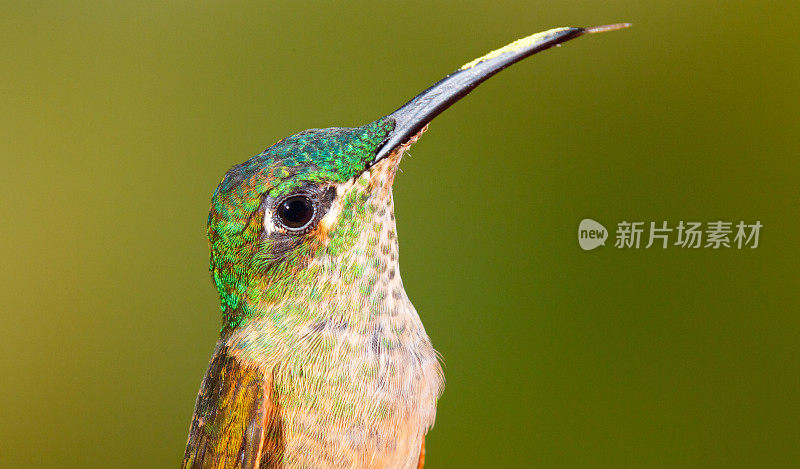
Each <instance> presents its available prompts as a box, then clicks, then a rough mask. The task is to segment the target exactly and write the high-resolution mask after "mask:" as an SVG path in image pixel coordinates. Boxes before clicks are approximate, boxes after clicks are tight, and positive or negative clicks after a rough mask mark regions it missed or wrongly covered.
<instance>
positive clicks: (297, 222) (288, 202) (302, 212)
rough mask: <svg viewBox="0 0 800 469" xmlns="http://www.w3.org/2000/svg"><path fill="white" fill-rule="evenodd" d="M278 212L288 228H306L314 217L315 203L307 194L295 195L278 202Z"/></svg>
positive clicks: (279, 217) (279, 218)
mask: <svg viewBox="0 0 800 469" xmlns="http://www.w3.org/2000/svg"><path fill="white" fill-rule="evenodd" d="M276 213H277V215H278V220H280V222H281V223H282V224H284V225H285V226H286V227H287V228H292V229H298V228H304V227H305V226H306V225H308V223H309V222H310V221H311V220H312V219H313V218H314V203H313V202H311V199H309V198H308V197H307V196H305V195H293V196H291V197H287V198H285V199H283V200H282V201H280V203H278V209H277V210H276Z"/></svg>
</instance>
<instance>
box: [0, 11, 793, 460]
mask: <svg viewBox="0 0 800 469" xmlns="http://www.w3.org/2000/svg"><path fill="white" fill-rule="evenodd" d="M798 17H800V6H799V5H798V3H797V2H796V1H790V0H784V1H774V2H760V3H756V2H744V1H731V2H725V3H720V2H711V1H698V2H674V1H651V2H641V1H602V2H601V1H573V2H542V1H532V2H531V1H528V2H522V1H510V2H497V1H471V2H465V3H455V2H431V1H419V2H385V3H384V2H350V3H347V4H333V3H330V4H323V3H318V2H294V3H285V4H279V3H275V4H269V3H266V2H263V3H259V2H247V3H234V2H204V3H202V4H198V3H196V2H178V1H175V2H112V1H107V2H16V3H9V2H3V5H2V14H1V15H0V38H1V39H2V46H0V63H1V64H2V66H1V67H2V68H1V69H2V79H0V103H2V110H3V112H2V114H0V134H1V136H2V138H0V155H1V156H2V171H0V191H2V192H1V193H0V195H2V203H0V217H2V224H0V259H2V261H0V262H2V264H0V298H1V299H2V304H3V306H2V314H3V318H4V324H5V327H6V329H5V333H4V334H3V336H4V337H3V340H2V341H0V372H2V380H0V421H1V422H2V424H0V441H2V442H3V443H2V448H0V467H120V468H122V467H176V466H177V465H178V462H179V460H180V458H181V456H182V453H183V448H184V444H185V439H186V434H187V430H188V426H189V421H190V417H191V413H192V408H193V405H194V400H195V395H196V392H197V390H198V388H199V385H200V380H201V378H202V376H203V373H204V370H205V367H206V365H207V363H208V360H209V358H210V353H211V350H212V347H213V345H214V342H215V338H216V334H217V330H218V328H219V324H220V318H219V316H218V309H217V299H216V293H215V290H214V288H213V287H212V284H211V281H210V279H209V275H208V273H207V255H208V253H207V249H208V248H207V245H206V238H205V222H206V215H207V210H208V202H209V198H210V196H211V193H212V191H213V189H214V187H215V186H216V184H217V183H218V181H219V180H220V179H221V177H222V175H223V174H224V172H225V171H226V170H227V169H228V168H229V167H230V166H231V165H233V164H235V163H239V162H241V161H243V160H245V159H247V158H249V157H250V156H252V155H254V154H256V153H258V152H260V151H261V150H263V149H264V148H265V147H267V146H268V145H270V144H271V143H273V142H274V141H276V140H278V139H279V138H282V137H284V136H287V135H290V134H292V133H295V132H297V131H299V130H302V129H305V128H309V127H329V126H352V125H360V124H363V123H366V122H369V121H372V120H373V119H375V118H377V117H379V116H380V115H383V114H386V113H388V112H390V111H392V110H394V109H395V108H396V107H398V106H399V105H400V104H402V103H403V102H404V101H405V100H406V99H408V98H410V97H412V96H413V95H414V94H416V93H417V92H419V91H421V90H423V89H424V88H426V87H427V86H428V85H430V84H432V83H433V82H434V81H436V80H438V79H439V78H441V77H442V76H444V75H445V74H446V73H448V72H450V71H452V70H454V69H455V68H456V67H458V66H460V65H461V64H462V63H464V62H466V61H468V60H470V59H472V58H474V57H477V56H479V55H481V54H483V53H485V52H487V51H488V50H491V49H493V48H496V47H498V46H501V45H503V44H505V43H506V42H509V41H511V40H513V39H516V38H519V37H522V36H525V35H528V34H530V33H533V32H537V31H540V30H544V29H549V28H551V27H555V26H565V25H595V24H604V23H611V22H619V21H630V22H632V23H634V27H633V28H631V29H628V30H625V31H620V32H614V33H609V34H604V35H599V36H593V37H589V38H582V39H579V40H577V41H574V42H571V43H569V44H567V45H565V46H564V47H562V48H560V49H556V50H552V51H548V52H546V53H543V54H542V55H539V56H536V57H534V58H532V59H528V60H527V61H525V62H523V63H521V64H519V65H517V66H515V67H514V68H513V69H511V70H508V71H506V72H503V73H502V74H500V75H498V76H497V77H495V78H493V79H492V80H490V81H489V82H487V83H486V84H485V85H483V86H481V87H480V88H479V89H478V90H477V91H476V92H475V93H474V94H473V95H471V96H470V97H468V98H467V99H465V100H464V101H463V102H461V103H458V104H457V105H456V106H454V107H453V108H451V109H450V110H449V111H447V112H446V113H445V114H444V115H442V116H441V117H439V118H438V119H437V120H436V121H434V123H433V124H432V125H431V128H430V130H429V132H428V133H427V134H426V135H425V136H424V138H423V139H422V140H421V141H420V142H419V143H418V144H417V145H415V146H414V148H413V149H412V150H411V154H412V156H411V157H409V158H407V159H406V160H405V161H404V163H403V173H402V174H400V175H399V177H398V178H397V181H396V184H395V202H396V211H397V221H398V225H399V226H398V229H399V233H400V240H401V250H402V256H401V257H402V272H403V279H404V283H405V286H406V290H407V291H408V294H409V296H410V297H411V298H412V299H413V301H414V304H415V305H416V307H417V309H418V310H419V312H420V315H421V316H422V319H423V321H424V322H425V325H426V327H427V330H428V332H429V334H430V335H431V337H432V339H433V342H434V345H435V346H436V347H437V349H438V350H439V351H440V352H441V353H442V355H443V356H444V359H445V362H446V375H447V379H448V383H447V389H446V392H445V394H444V396H443V397H442V399H441V401H440V406H439V414H438V418H437V424H436V427H435V428H434V430H433V431H432V432H431V433H430V434H429V435H428V465H429V467H431V468H457V467H531V466H540V467H736V466H740V467H756V466H764V467H788V466H790V465H795V464H797V463H798V461H799V460H800V317H799V316H798V313H800V293H798V284H799V283H798V280H797V278H798V269H797V266H798V254H797V252H798V242H800V236H798V228H800V224H799V223H798V201H800V189H799V188H800V185H799V184H798V182H800V163H798V159H797V156H798V150H800V144H799V142H800V139H799V138H798V137H799V136H800V112H798V84H800V54H798V50H800V35H798V33H797V18H798ZM585 217H590V218H594V219H596V220H599V221H601V222H603V223H605V224H606V226H608V227H610V228H612V230H613V227H614V225H615V224H616V223H617V222H619V221H621V220H634V221H636V220H638V221H647V222H649V221H661V220H668V221H670V222H671V223H676V222H677V221H678V220H699V221H704V222H709V221H714V220H718V219H723V220H731V221H738V220H745V221H755V220H760V221H761V222H762V224H763V225H764V228H763V229H762V234H761V243H760V246H759V247H758V249H755V250H750V249H747V250H741V251H740V250H736V249H727V250H720V251H713V250H711V249H700V250H680V249H679V248H677V247H671V248H669V249H667V250H661V249H650V250H643V249H640V250H638V251H634V250H619V249H615V248H613V247H612V243H609V245H608V246H606V247H604V248H599V249H597V250H595V251H592V252H584V251H581V250H580V249H579V248H578V244H577V240H576V230H577V224H578V222H579V220H581V219H582V218H585ZM612 233H613V231H612ZM612 236H613V234H612ZM426 467H428V466H426Z"/></svg>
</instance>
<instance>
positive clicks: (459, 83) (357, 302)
mask: <svg viewBox="0 0 800 469" xmlns="http://www.w3.org/2000/svg"><path fill="white" fill-rule="evenodd" d="M624 26H626V25H611V26H601V27H597V28H588V29H584V28H558V29H552V30H550V31H545V32H543V33H538V34H534V35H532V36H529V37H527V38H524V39H520V40H519V41H515V42H513V43H511V44H509V45H507V46H505V47H503V48H501V49H498V50H496V51H493V52H490V53H489V54H487V55H485V56H483V57H481V58H479V59H476V60H474V61H472V62H470V63H468V64H466V65H464V66H463V67H461V68H460V69H458V70H457V71H455V72H453V73H451V74H450V75H448V76H447V77H445V78H444V79H442V80H440V81H439V82H438V83H436V84H435V85H433V86H432V87H430V88H428V89H427V90H425V91H423V92H422V93H420V94H419V95H417V96H416V97H415V98H413V99H412V100H411V101H409V102H408V103H406V104H404V105H403V106H402V107H400V108H399V109H398V110H396V111H395V112H393V113H391V114H389V115H388V116H386V117H384V118H381V119H378V120H377V121H375V122H373V123H371V124H367V125H365V126H363V127H356V128H330V129H312V130H306V131H304V132H300V133H298V134H296V135H293V136H291V137H288V138H285V139H283V140H281V141H279V142H277V143H276V144H274V145H273V146H271V147H269V148H267V149H266V150H264V151H263V152H262V153H260V154H259V155H256V156H254V157H253V158H251V159H249V160H248V161H246V162H244V163H242V164H240V165H237V166H234V167H233V168H232V169H231V170H230V171H228V173H227V174H226V175H225V177H224V178H223V180H222V182H221V183H220V184H219V186H218V187H217V190H216V191H215V192H214V195H213V197H212V200H211V211H210V213H209V217H208V238H209V243H210V246H211V262H210V270H211V273H212V276H213V279H214V282H215V283H216V285H217V289H218V291H219V294H220V300H221V308H222V311H223V317H224V326H223V327H224V328H234V327H236V326H238V325H240V324H242V322H244V321H246V320H247V319H248V318H250V317H253V316H256V315H261V314H263V313H264V312H267V311H273V312H274V311H279V313H275V315H274V316H275V318H276V321H278V322H280V321H281V320H283V319H282V318H284V317H285V316H287V315H290V316H291V315H294V316H297V317H301V319H309V317H308V316H309V315H313V314H314V312H315V311H316V312H317V313H318V312H320V311H325V312H327V313H328V314H333V313H335V312H336V311H348V312H353V311H363V312H365V314H372V313H374V312H376V311H379V310H381V309H385V308H387V307H390V306H387V304H386V302H385V301H384V299H385V298H386V297H387V296H389V295H391V296H393V297H394V298H395V300H397V301H400V300H401V298H400V297H402V296H404V293H403V292H402V287H401V286H399V274H398V272H397V265H396V264H397V242H396V234H395V223H394V214H393V205H392V195H391V186H392V183H393V181H394V175H395V172H396V170H397V165H398V163H399V161H400V159H401V157H402V154H403V152H404V151H405V149H406V148H408V146H409V145H411V144H412V143H413V142H415V141H416V139H417V138H418V137H419V135H420V134H421V133H422V132H424V131H425V129H426V128H427V124H428V123H429V122H430V121H431V120H432V119H433V118H434V117H436V116H437V115H439V114H440V113H441V112H442V111H444V110H445V109H447V108H448V107H449V106H451V105H452V104H453V103H455V102H456V101H458V100H459V99H461V98H462V97H464V96H466V95H467V94H468V93H469V92H470V91H472V90H473V89H474V88H475V87H476V86H477V85H478V84H480V83H482V82H483V81H485V80H486V79H488V78H489V77H491V76H493V75H494V74H496V73H497V72H499V71H500V70H502V69H504V68H506V67H508V66H509V65H511V64H513V63H515V62H517V61H519V60H521V59H523V58H525V57H528V56H530V55H533V54H535V53H536V52H539V51H542V50H545V49H548V48H550V47H553V46H555V45H558V44H560V43H562V42H565V41H568V40H570V39H573V38H576V37H578V36H581V35H583V34H585V33H592V32H599V31H607V30H612V29H618V28H620V27H624ZM389 289H391V290H392V292H391V294H390V293H389ZM276 324H277V323H276Z"/></svg>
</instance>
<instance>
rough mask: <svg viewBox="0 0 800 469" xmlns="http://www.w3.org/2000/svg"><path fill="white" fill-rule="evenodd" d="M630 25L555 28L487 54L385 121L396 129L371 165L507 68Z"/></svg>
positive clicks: (429, 89)
mask: <svg viewBox="0 0 800 469" xmlns="http://www.w3.org/2000/svg"><path fill="white" fill-rule="evenodd" d="M628 26H630V23H619V24H611V25H606V26H595V27H593V28H556V29H551V30H549V31H544V32H541V33H537V34H534V35H532V36H528V37H526V38H523V39H519V40H517V41H514V42H512V43H511V44H508V45H507V46H505V47H502V48H500V49H497V50H495V51H492V52H489V53H488V54H486V55H484V56H483V57H480V58H478V59H475V60H473V61H472V62H470V63H468V64H466V65H464V66H463V67H461V68H459V69H458V70H456V71H455V72H453V73H451V74H450V75H447V76H446V77H444V78H443V79H441V80H439V81H438V82H437V83H436V84H434V85H433V86H431V87H430V88H428V89H427V90H425V91H423V92H422V93H420V94H418V95H417V96H415V97H414V98H413V99H412V100H411V101H409V102H407V103H406V104H404V105H403V106H401V107H400V108H399V109H398V110H396V111H394V112H393V113H391V114H389V115H388V116H386V117H389V118H391V119H394V121H395V127H394V130H392V133H391V134H390V135H389V138H388V139H387V140H386V141H385V142H384V143H383V145H382V146H381V147H380V148H379V149H378V152H377V153H376V154H375V159H374V160H373V164H374V163H377V162H378V161H380V160H381V159H383V158H385V157H386V156H387V155H389V154H390V153H392V152H393V151H394V150H395V149H396V148H398V147H399V146H400V145H402V144H404V143H406V142H408V141H409V140H410V139H411V138H412V137H414V136H415V135H417V134H418V133H419V132H420V131H421V130H422V128H423V127H425V126H426V125H428V123H429V122H430V121H432V120H433V118H434V117H436V116H438V115H439V114H441V113H442V111H444V110H445V109H447V108H449V107H450V106H452V105H453V103H455V102H456V101H458V100H459V99H461V98H463V97H464V96H466V95H468V94H469V93H470V91H472V90H473V89H475V87H476V86H478V85H480V84H481V83H483V82H484V81H486V80H487V79H489V78H490V77H491V76H493V75H494V74H495V73H497V72H499V71H500V70H503V69H504V68H506V67H509V66H511V65H513V64H515V63H517V62H519V61H520V60H522V59H524V58H525V57H529V56H531V55H533V54H535V53H537V52H540V51H543V50H545V49H549V48H551V47H553V46H557V45H559V44H561V43H563V42H567V41H569V40H570V39H575V38H576V37H579V36H583V35H584V34H591V33H600V32H605V31H614V30H617V29H622V28H627V27H628Z"/></svg>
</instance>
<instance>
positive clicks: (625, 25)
mask: <svg viewBox="0 0 800 469" xmlns="http://www.w3.org/2000/svg"><path fill="white" fill-rule="evenodd" d="M631 26H633V25H632V24H631V23H616V24H605V25H603V26H592V27H591V28H583V32H584V33H585V34H594V33H604V32H606V31H616V30H618V29H625V28H629V27H631Z"/></svg>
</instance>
